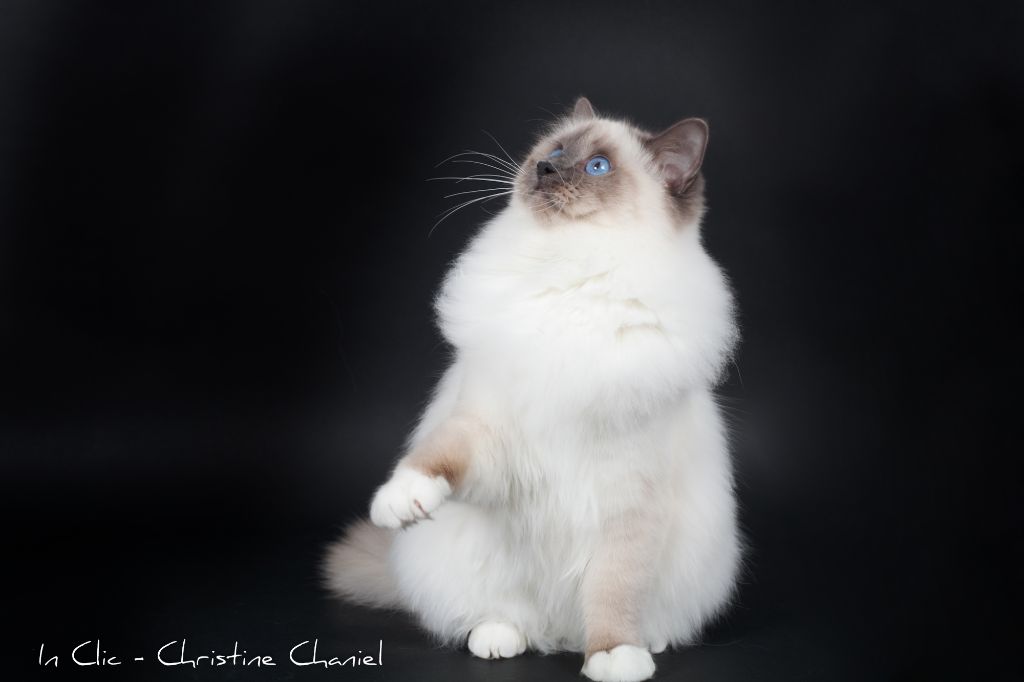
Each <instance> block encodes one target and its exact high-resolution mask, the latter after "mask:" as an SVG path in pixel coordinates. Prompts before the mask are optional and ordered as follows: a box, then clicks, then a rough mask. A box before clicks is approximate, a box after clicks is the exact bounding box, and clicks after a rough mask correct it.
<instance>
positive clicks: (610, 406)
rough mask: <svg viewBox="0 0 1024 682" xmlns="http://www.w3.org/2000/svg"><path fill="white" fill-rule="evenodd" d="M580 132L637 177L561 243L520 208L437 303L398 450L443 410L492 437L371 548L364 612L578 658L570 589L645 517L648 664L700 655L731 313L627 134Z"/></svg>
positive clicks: (717, 550) (722, 531)
mask: <svg viewBox="0 0 1024 682" xmlns="http://www.w3.org/2000/svg"><path fill="white" fill-rule="evenodd" d="M593 124H594V125H598V126H601V128H600V131H601V133H602V134H604V135H606V136H611V137H612V138H613V139H614V140H615V141H616V144H617V146H618V148H619V149H620V153H623V152H622V150H624V151H625V153H626V154H629V155H631V159H630V162H631V163H634V164H636V166H637V167H638V168H642V169H645V171H646V172H644V173H639V174H637V175H638V177H637V183H636V184H637V187H636V188H635V193H634V196H633V197H632V198H631V199H630V200H629V201H624V202H622V205H621V206H620V207H617V208H615V209H614V210H610V211H604V212H601V213H600V214H597V215H595V216H594V217H592V218H589V219H583V220H573V221H568V222H565V223H563V224H557V225H551V224H547V223H544V222H542V221H540V220H538V219H537V218H536V217H535V216H534V214H533V213H532V212H531V211H530V209H529V208H527V206H526V205H525V203H524V202H523V201H522V200H521V199H520V198H519V197H518V196H513V197H512V200H511V202H510V204H509V205H508V207H507V208H505V210H503V211H502V212H501V213H500V214H498V215H497V216H496V217H494V218H493V219H492V220H491V221H490V222H488V223H487V224H486V225H485V226H484V227H483V229H482V230H481V231H480V233H479V234H478V235H477V236H476V237H475V238H474V239H473V240H472V242H471V243H470V245H469V247H468V248H467V249H466V251H465V252H464V253H462V255H461V256H460V257H459V258H458V259H457V261H456V262H455V263H454V265H453V266H452V268H451V270H450V271H449V273H448V275H447V277H446V278H445V281H444V286H443V288H442V290H441V293H440V296H439V297H438V299H437V303H436V308H437V312H438V318H439V323H440V327H441V330H442V332H443V334H444V337H445V338H446V339H447V341H448V342H449V343H450V344H451V345H452V347H453V348H454V350H455V353H454V359H453V362H452V364H451V366H450V367H449V368H448V370H447V372H446V373H445V375H444V377H443V378H442V380H441V381H440V383H439V385H438V387H437V389H436V392H435V394H434V396H433V399H432V400H431V402H430V404H429V405H428V407H427V408H426V410H425V412H424V414H423V416H422V418H421V421H420V423H419V425H418V427H417V428H416V430H415V432H414V433H413V435H412V438H411V444H410V445H411V447H415V445H416V443H417V442H419V441H420V440H422V439H423V438H424V437H426V434H428V433H430V432H431V431H432V430H433V429H434V428H435V427H437V426H438V425H439V424H440V423H441V422H442V421H444V420H445V419H446V418H447V417H448V416H450V415H451V414H452V413H453V412H454V411H455V410H461V411H469V412H471V413H473V414H474V415H476V416H478V417H479V418H480V419H481V420H483V421H484V422H485V423H487V424H488V426H489V427H490V429H491V430H492V432H493V434H494V437H493V438H492V439H491V440H490V441H488V442H487V443H486V444H485V447H481V448H480V449H478V450H477V451H475V452H473V455H472V459H471V462H470V465H469V469H468V471H467V472H466V475H465V480H464V481H463V482H462V484H461V485H460V486H458V489H457V490H456V491H455V493H454V495H453V496H452V497H451V498H450V499H448V500H447V501H446V502H444V503H442V504H440V505H439V506H437V508H436V509H434V510H433V511H432V512H431V514H430V515H431V519H430V520H423V521H420V522H418V523H415V524H414V525H411V526H409V527H407V528H405V529H403V530H400V531H384V530H378V531H376V532H379V533H387V534H390V535H391V536H392V537H393V540H392V541H391V545H390V552H389V554H388V558H387V566H386V567H384V566H381V570H386V571H387V573H388V575H389V579H393V581H394V586H395V593H394V594H389V595H384V596H378V597H376V601H377V602H378V603H381V604H387V605H394V604H399V605H401V606H402V607H404V608H406V609H408V610H409V611H411V612H412V613H414V614H416V615H417V616H418V617H419V619H420V620H421V622H422V623H423V625H424V626H425V627H426V628H427V629H428V630H429V631H430V632H431V633H433V634H434V635H436V636H437V637H438V638H440V639H441V640H443V641H445V642H449V643H456V644H459V643H463V642H464V641H465V640H466V638H467V637H468V635H469V634H470V631H471V630H473V628H475V627H477V626H479V625H481V624H483V623H508V624H511V625H513V626H514V627H515V628H516V629H518V630H519V631H520V632H521V633H522V634H523V635H524V636H525V639H526V642H527V643H528V646H529V647H530V648H532V649H534V650H538V651H541V652H551V651H556V650H572V651H583V650H584V647H585V641H584V619H583V615H582V613H581V604H580V589H579V588H580V584H581V581H582V579H583V575H584V572H585V570H586V568H587V565H588V561H590V560H591V558H592V556H593V555H594V552H595V548H596V546H597V544H596V543H597V540H598V538H599V535H600V529H601V526H602V523H603V522H605V521H607V520H608V519H609V518H614V517H615V516H616V515H617V514H619V513H625V512H628V511H629V510H630V509H636V508H640V509H644V510H647V511H648V512H651V513H653V514H654V516H655V518H657V519H659V521H658V524H659V525H658V529H659V532H661V533H663V534H664V537H665V538H666V542H665V543H664V549H663V550H662V551H661V552H660V553H658V554H655V555H653V556H650V557H649V558H647V559H646V560H648V561H650V562H653V566H652V568H653V571H652V575H653V576H654V579H653V584H652V585H651V586H650V588H649V589H648V590H646V591H645V592H644V595H645V596H644V603H643V605H642V614H643V616H642V622H641V627H642V634H643V637H644V639H645V644H646V645H647V646H648V647H649V648H651V649H653V650H655V651H657V650H660V649H662V648H664V646H665V645H666V644H671V645H677V644H683V643H687V642H691V641H693V640H694V638H695V637H696V636H697V635H698V633H699V631H700V629H701V627H702V626H703V625H704V624H705V623H706V622H707V621H708V619H709V618H710V617H712V616H713V615H714V614H715V613H716V612H718V611H719V610H720V609H721V608H722V607H723V605H724V604H725V603H726V602H727V600H728V599H729V597H730V595H731V593H732V591H733V587H734V583H735V580H736V576H737V571H738V566H739V561H740V541H739V537H738V534H737V529H736V508H735V501H734V495H733V477H732V470H731V464H730V457H729V452H728V448H727V439H726V433H725V429H724V427H723V422H722V419H721V418H720V415H719V411H718V408H717V406H716V404H715V402H714V399H713V397H712V393H711V389H712V387H713V386H714V384H715V382H716V381H717V380H718V378H719V375H720V373H721V371H722V369H723V366H724V363H725V362H726V361H727V359H728V357H729V354H730V352H731V350H732V348H733V345H734V343H735V340H736V336H737V334H736V327H735V324H734V319H733V305H732V297H731V294H730V291H729V288H728V286H727V284H726V281H725V278H724V276H723V275H722V273H721V271H720V269H719V268H718V266H717V265H716V264H715V263H714V262H713V261H712V259H711V258H710V257H709V256H708V254H707V253H706V251H705V250H704V248H703V246H702V244H701V240H700V232H699V225H697V224H696V222H695V223H694V224H689V225H682V226H681V225H679V224H678V217H677V216H676V215H675V214H673V212H672V211H671V209H670V207H669V205H668V203H667V200H666V193H665V191H664V189H663V187H662V186H661V184H660V182H659V179H658V176H657V170H656V168H655V167H654V165H653V160H652V159H651V158H650V156H649V155H648V153H647V151H646V150H645V148H644V147H643V144H642V143H641V141H640V140H639V138H638V137H637V135H636V134H635V132H634V130H633V129H632V128H631V127H630V126H628V125H627V124H624V123H621V122H618V121H613V120H608V119H600V120H597V121H595V122H594V123H593ZM565 125H567V126H571V125H572V122H571V121H570V122H568V123H566V124H565ZM360 532H362V533H370V532H374V531H370V530H369V529H368V528H366V527H363V528H362V530H361V531H360ZM637 532H644V530H643V529H638V530H637ZM332 556H333V559H332V565H331V567H330V568H329V573H330V574H331V575H332V576H333V578H332V581H333V582H334V583H335V588H336V589H337V590H338V591H339V592H341V593H343V594H345V595H346V596H348V597H350V598H356V599H358V594H357V593H358V592H359V587H358V584H354V583H353V582H352V581H346V580H345V579H344V577H338V575H337V574H339V573H345V571H346V570H348V566H349V564H348V563H346V556H347V555H346V554H345V549H344V547H341V548H336V549H335V551H334V553H333V555H332ZM362 558H363V559H365V555H362ZM356 559H359V556H358V555H353V560H356ZM376 589H377V590H378V591H379V589H380V588H379V583H378V585H377V588H376ZM374 599H375V598H374V597H373V596H372V595H363V598H362V601H364V602H365V601H371V602H372V601H374ZM488 627H490V626H488ZM627 653H628V652H627ZM623 655H626V654H623ZM630 655H632V654H630ZM648 659H649V655H648ZM608 660H609V661H610V660H612V659H608ZM603 661H605V659H602V658H599V659H598V660H597V661H594V662H593V663H588V665H592V666H593V667H595V669H596V666H600V665H608V663H607V662H603ZM644 665H646V664H644ZM650 670H651V671H653V664H652V665H651V667H650ZM588 674H590V673H588ZM649 674H650V672H647V673H646V674H644V675H643V676H644V677H646V676H648V675H649ZM592 676H594V675H592ZM638 679H639V678H638Z"/></svg>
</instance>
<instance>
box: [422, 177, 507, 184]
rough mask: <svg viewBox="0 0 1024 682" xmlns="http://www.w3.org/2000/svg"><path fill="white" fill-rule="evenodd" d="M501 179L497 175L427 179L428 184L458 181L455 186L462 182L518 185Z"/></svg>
mask: <svg viewBox="0 0 1024 682" xmlns="http://www.w3.org/2000/svg"><path fill="white" fill-rule="evenodd" d="M499 177H501V176H497V175H491V176H486V175H468V176H466V177H464V178H463V177H459V176H457V175H445V176H441V177H437V178H427V182H430V181H431V180H455V181H456V183H455V184H458V183H460V182H464V181H466V180H470V181H472V182H495V183H498V184H501V185H514V184H516V183H514V182H512V181H511V180H506V179H500V180H499V179H497V178H499Z"/></svg>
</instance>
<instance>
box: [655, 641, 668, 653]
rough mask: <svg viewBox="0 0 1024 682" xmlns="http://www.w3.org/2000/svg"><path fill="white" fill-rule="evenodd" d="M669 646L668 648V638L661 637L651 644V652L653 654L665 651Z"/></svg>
mask: <svg viewBox="0 0 1024 682" xmlns="http://www.w3.org/2000/svg"><path fill="white" fill-rule="evenodd" d="M667 648H668V640H667V639H659V640H658V641H656V642H654V643H653V644H651V653H652V654H660V653H662V652H663V651H665V649H667Z"/></svg>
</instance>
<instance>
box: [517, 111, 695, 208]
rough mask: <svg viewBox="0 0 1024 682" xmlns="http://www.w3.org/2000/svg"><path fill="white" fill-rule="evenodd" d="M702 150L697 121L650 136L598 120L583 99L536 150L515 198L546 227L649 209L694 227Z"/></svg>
mask: <svg viewBox="0 0 1024 682" xmlns="http://www.w3.org/2000/svg"><path fill="white" fill-rule="evenodd" d="M706 145H707V125H706V124H705V123H704V121H702V120H700V119H686V120H683V121H680V122H679V123H677V124H675V125H674V126H672V127H670V128H668V129H667V130H666V131H664V132H663V133H660V134H658V135H652V134H650V133H648V132H646V131H643V130H640V129H639V128H635V127H633V126H631V125H629V124H627V123H623V122H621V121H615V120H611V119H605V118H599V117H598V116H596V115H595V114H594V110H593V108H592V107H591V105H590V102H589V101H588V100H587V99H586V98H582V97H581V98H580V99H579V100H578V101H577V103H576V106H575V108H574V110H573V112H572V114H570V115H569V116H567V117H565V118H564V119H563V120H561V121H560V122H559V123H557V124H556V125H555V126H554V127H553V128H552V129H551V130H550V131H548V132H547V133H546V134H544V135H543V136H542V137H541V139H540V140H539V141H538V143H537V144H536V145H535V146H534V148H533V150H532V151H531V152H530V154H529V156H528V157H527V158H526V160H525V161H524V163H523V164H522V166H521V170H520V171H519V173H518V174H517V176H516V184H515V192H516V195H517V198H518V199H519V200H521V201H522V202H524V203H525V205H526V206H527V207H528V208H529V209H530V210H531V211H532V212H533V213H534V215H535V216H537V218H538V219H539V220H540V221H541V222H542V223H546V224H554V223H559V222H564V221H574V220H583V219H588V218H600V217H607V218H613V219H614V218H615V217H618V216H636V215H642V214H643V211H642V210H641V209H646V210H647V211H649V210H652V209H654V208H663V209H664V210H666V211H668V212H669V213H670V214H671V215H672V216H673V218H674V219H676V220H677V221H680V222H686V221H692V220H696V219H697V218H699V217H700V213H701V211H702V209H703V182H702V181H701V178H700V165H701V162H702V160H703V158H704V149H705V147H706ZM651 204H655V205H656V206H653V207H652V206H651Z"/></svg>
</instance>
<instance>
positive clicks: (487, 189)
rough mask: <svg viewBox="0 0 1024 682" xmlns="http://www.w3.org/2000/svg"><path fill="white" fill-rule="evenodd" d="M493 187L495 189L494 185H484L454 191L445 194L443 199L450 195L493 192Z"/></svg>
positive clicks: (450, 196) (448, 197) (449, 197)
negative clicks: (463, 190)
mask: <svg viewBox="0 0 1024 682" xmlns="http://www.w3.org/2000/svg"><path fill="white" fill-rule="evenodd" d="M495 189H497V188H496V187H484V188H483V189H467V190H466V191H465V192H454V193H452V194H445V195H444V198H445V199H451V198H452V197H457V196H459V195H460V194H480V192H493V191H495Z"/></svg>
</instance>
